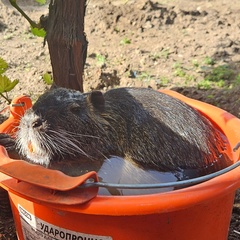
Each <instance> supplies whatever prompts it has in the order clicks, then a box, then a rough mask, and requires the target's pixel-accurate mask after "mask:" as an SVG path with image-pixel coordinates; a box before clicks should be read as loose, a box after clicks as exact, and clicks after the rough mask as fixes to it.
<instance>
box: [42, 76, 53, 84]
mask: <svg viewBox="0 0 240 240" xmlns="http://www.w3.org/2000/svg"><path fill="white" fill-rule="evenodd" d="M43 80H44V82H45V83H46V84H48V85H52V84H53V79H52V76H51V74H49V73H45V74H43Z"/></svg>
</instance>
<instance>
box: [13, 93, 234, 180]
mask: <svg viewBox="0 0 240 240" xmlns="http://www.w3.org/2000/svg"><path fill="white" fill-rule="evenodd" d="M225 141H226V140H225V139H224V136H223V135H222V133H221V132H220V131H219V130H217V129H216V128H215V127H214V126H213V125H212V124H211V122H210V121H209V120H208V119H207V118H206V117H204V116H203V115H202V114H200V113H199V112H198V111H197V110H195V109H194V108H192V107H190V106H189V105H187V104H185V103H183V102H182V101H180V100H177V99H175V98H173V97H171V96H169V95H166V94H164V93H161V92H157V91H154V90H152V89H144V88H117V89H112V90H109V91H107V92H106V93H104V94H103V93H102V92H100V91H93V92H91V93H80V92H78V91H75V90H69V89H64V88H57V89H54V90H51V91H49V92H46V93H45V94H43V95H42V96H40V97H39V99H38V100H37V102H36V103H35V104H34V105H33V107H32V108H31V109H29V110H27V111H26V113H25V115H24V116H23V117H22V119H21V122H20V125H19V131H18V133H17V138H16V142H17V148H18V149H19V151H20V153H21V154H22V155H23V156H26V157H27V158H28V159H29V160H30V161H32V162H34V163H37V164H41V165H45V166H46V167H49V168H59V169H61V168H70V169H71V168H72V169H73V168H74V167H73V165H72V163H75V164H77V165H78V164H79V162H84V164H86V165H87V166H89V167H90V168H91V166H94V165H98V166H99V167H100V166H101V165H102V163H103V161H104V159H107V158H109V157H110V156H112V155H113V156H119V157H122V158H124V159H126V160H128V161H132V162H134V164H136V165H137V166H139V167H141V168H143V169H153V170H158V171H178V170H179V169H199V170H201V171H202V174H206V173H208V172H211V171H213V169H211V168H212V166H213V165H214V170H218V169H221V168H223V167H225V166H226V165H228V164H230V162H228V159H227V161H226V159H221V161H220V158H224V157H223V154H222V152H223V151H224V149H225V144H226V142H225ZM218 160H219V161H218ZM223 160H224V161H223ZM216 162H218V164H213V163H216ZM56 165H57V167H56ZM59 166H60V167H59ZM90 170H92V169H90ZM93 170H95V169H94V168H93ZM67 172H68V171H67ZM70 172H71V170H70ZM70 175H71V173H70ZM72 175H75V173H74V174H72Z"/></svg>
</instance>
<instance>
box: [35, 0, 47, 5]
mask: <svg viewBox="0 0 240 240" xmlns="http://www.w3.org/2000/svg"><path fill="white" fill-rule="evenodd" d="M35 1H36V2H38V3H39V4H41V5H44V4H46V0H35Z"/></svg>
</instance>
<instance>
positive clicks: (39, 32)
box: [31, 27, 46, 37]
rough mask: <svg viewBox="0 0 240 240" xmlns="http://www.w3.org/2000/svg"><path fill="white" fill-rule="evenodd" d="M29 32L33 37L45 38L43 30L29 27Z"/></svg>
mask: <svg viewBox="0 0 240 240" xmlns="http://www.w3.org/2000/svg"><path fill="white" fill-rule="evenodd" d="M31 32H32V34H33V35H35V36H37V37H45V36H46V31H45V30H44V29H43V28H40V29H39V28H34V27H31Z"/></svg>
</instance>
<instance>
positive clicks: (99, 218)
mask: <svg viewBox="0 0 240 240" xmlns="http://www.w3.org/2000/svg"><path fill="white" fill-rule="evenodd" d="M164 92H165V93H167V94H170V95H172V96H174V97H176V98H179V99H181V100H183V101H184V102H186V103H188V104H189V105H192V106H194V107H195V108H196V109H198V110H199V111H200V112H201V113H202V114H204V115H206V116H208V117H209V119H211V120H212V122H214V124H216V125H217V126H218V127H219V128H220V129H221V130H222V131H223V132H224V133H225V135H226V136H227V138H228V140H229V142H230V147H229V149H233V147H234V146H235V145H236V144H237V143H238V142H240V120H239V119H238V118H236V117H234V116H233V115H231V114H230V113H228V112H226V111H224V110H221V109H219V108H216V107H214V106H211V105H209V104H206V103H203V102H199V101H196V100H192V99H189V98H186V97H184V96H182V95H180V94H178V93H175V92H172V91H164ZM11 121H13V120H11ZM11 121H10V122H8V123H7V125H8V126H6V124H5V125H4V129H1V128H0V131H3V132H6V129H7V131H11V129H12V128H11ZM13 122H14V121H13ZM239 153H240V151H239V149H238V150H237V151H236V152H233V151H231V150H229V155H230V157H231V159H232V161H233V163H234V162H237V161H238V160H239ZM0 159H1V161H2V163H3V164H1V165H2V166H1V172H3V173H0V182H1V186H2V187H3V188H5V189H6V190H7V191H8V193H9V197H10V201H11V206H12V211H13V214H14V219H15V223H16V228H17V233H18V238H19V239H69V240H70V239H71V240H73V239H78V240H83V239H84V240H100V239H101V240H106V239H108V240H110V239H114V240H123V239H124V240H130V239H131V240H133V239H138V240H141V239H142V240H143V239H144V240H146V239H156V240H158V239H163V240H173V239H178V240H189V239H194V240H205V239H206V240H216V239H218V240H226V239H227V235H228V228H229V223H230V218H231V212H232V206H233V200H234V195H235V191H236V189H237V188H239V187H240V168H239V167H237V168H235V169H233V170H231V171H229V172H227V173H225V174H223V175H221V176H218V177H215V178H213V179H211V180H208V181H206V182H203V183H200V184H197V185H194V186H191V187H186V188H183V189H180V190H175V191H171V192H165V193H158V194H150V195H141V196H100V195H97V189H96V188H89V189H79V188H77V186H78V185H79V184H80V183H82V182H84V181H85V180H86V179H88V178H93V179H94V181H97V176H96V174H95V173H94V172H91V173H89V174H88V175H87V176H86V175H84V176H82V177H75V178H74V177H68V176H66V175H64V174H62V173H60V172H58V171H54V170H49V169H44V168H42V167H39V166H32V165H30V164H27V163H26V162H23V161H18V160H17V161H14V160H10V159H9V158H8V156H7V155H6V152H5V150H4V148H3V147H1V148H0ZM16 168H17V169H18V170H19V171H16ZM20 169H21V171H20ZM8 175H10V176H14V178H13V177H10V176H8ZM15 178H16V179H19V180H15ZM96 195H97V196H96Z"/></svg>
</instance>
